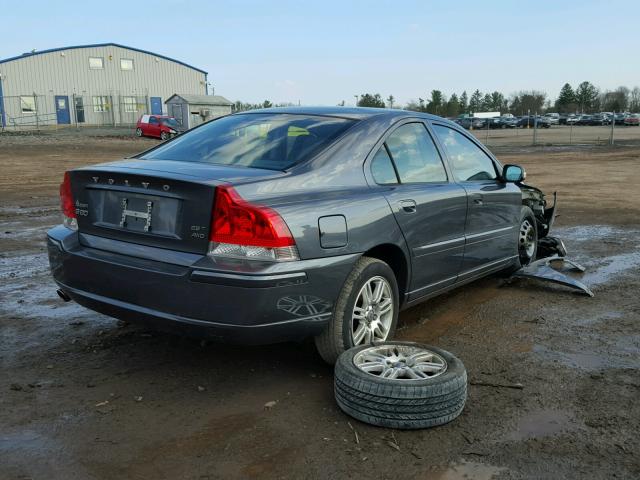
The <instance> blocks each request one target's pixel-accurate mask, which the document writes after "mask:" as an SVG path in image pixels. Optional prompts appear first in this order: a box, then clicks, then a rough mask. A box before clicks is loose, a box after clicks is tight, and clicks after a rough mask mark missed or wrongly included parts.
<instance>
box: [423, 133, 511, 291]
mask: <svg viewBox="0 0 640 480" xmlns="http://www.w3.org/2000/svg"><path fill="white" fill-rule="evenodd" d="M433 130H434V132H435V134H436V137H437V138H438V140H439V141H440V143H441V145H442V147H443V149H444V151H445V152H446V155H447V157H448V160H449V166H450V167H451V171H452V173H453V176H454V179H455V181H456V182H457V183H458V184H459V185H460V186H461V187H462V188H464V190H465V191H466V192H467V196H468V210H467V221H466V225H465V249H464V261H463V264H462V269H461V272H460V280H464V279H466V278H470V277H474V276H479V275H481V274H482V273H483V272H485V271H487V270H492V269H494V268H495V267H496V266H497V265H499V264H500V263H502V262H506V261H508V260H509V259H512V258H514V256H515V255H517V233H518V232H517V227H518V224H519V220H520V210H521V208H522V192H521V191H520V188H519V187H518V186H517V185H515V184H513V183H505V182H502V181H501V180H500V179H499V174H498V167H499V166H498V164H497V162H495V161H494V160H493V158H491V156H490V155H489V154H488V153H487V152H486V151H485V150H484V149H483V148H482V147H481V146H480V145H479V144H478V143H477V142H476V141H475V139H473V138H471V137H470V136H469V135H467V134H466V132H465V133H463V132H461V131H459V130H458V129H454V128H451V127H449V126H446V125H441V124H437V123H434V125H433Z"/></svg>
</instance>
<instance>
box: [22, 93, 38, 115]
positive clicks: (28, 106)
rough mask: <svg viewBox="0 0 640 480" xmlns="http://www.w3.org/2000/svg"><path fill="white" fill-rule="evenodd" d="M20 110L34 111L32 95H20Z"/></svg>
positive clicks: (34, 102) (34, 100)
mask: <svg viewBox="0 0 640 480" xmlns="http://www.w3.org/2000/svg"><path fill="white" fill-rule="evenodd" d="M20 111H21V112H22V113H36V98H35V97H33V96H24V97H20Z"/></svg>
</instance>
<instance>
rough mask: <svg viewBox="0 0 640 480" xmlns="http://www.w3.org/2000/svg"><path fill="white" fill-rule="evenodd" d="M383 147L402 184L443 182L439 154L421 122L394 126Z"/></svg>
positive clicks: (443, 171) (444, 180)
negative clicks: (386, 149)
mask: <svg viewBox="0 0 640 480" xmlns="http://www.w3.org/2000/svg"><path fill="white" fill-rule="evenodd" d="M386 145H387V148H388V149H389V153H390V154H391V157H392V159H393V162H394V164H395V166H396V169H397V170H398V176H399V177H400V181H401V182H402V183H424V182H429V183H431V182H446V181H447V173H446V171H445V169H444V165H443V164H442V159H441V158H440V154H439V153H438V150H437V149H436V146H435V145H434V143H433V140H432V139H431V136H430V135H429V132H427V129H426V128H425V126H424V125H423V124H422V123H408V124H406V125H402V126H400V127H398V128H397V129H396V130H395V131H394V132H393V133H392V134H391V135H389V137H388V138H387V141H386Z"/></svg>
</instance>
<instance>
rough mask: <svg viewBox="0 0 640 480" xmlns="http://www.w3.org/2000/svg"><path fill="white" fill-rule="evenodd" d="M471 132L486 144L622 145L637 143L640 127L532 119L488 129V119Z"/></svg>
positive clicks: (499, 145) (496, 145)
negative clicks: (546, 122)
mask: <svg viewBox="0 0 640 480" xmlns="http://www.w3.org/2000/svg"><path fill="white" fill-rule="evenodd" d="M485 125H486V126H485V127H484V128H480V129H478V128H476V129H473V130H472V133H473V134H474V135H475V136H476V137H477V138H478V139H479V140H480V141H481V142H482V143H484V144H485V145H487V146H490V147H501V146H505V147H517V146H571V145H625V144H638V143H640V126H638V125H624V124H622V123H621V122H620V123H618V122H616V123H611V124H609V125H550V126H548V127H544V126H540V125H538V124H537V122H535V123H534V122H532V123H531V124H530V125H528V126H524V127H512V128H506V127H505V128H491V125H490V122H486V123H485Z"/></svg>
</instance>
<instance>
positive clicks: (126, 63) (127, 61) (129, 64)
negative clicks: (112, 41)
mask: <svg viewBox="0 0 640 480" xmlns="http://www.w3.org/2000/svg"><path fill="white" fill-rule="evenodd" d="M120 70H133V60H132V59H131V58H121V59H120Z"/></svg>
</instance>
